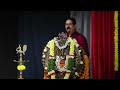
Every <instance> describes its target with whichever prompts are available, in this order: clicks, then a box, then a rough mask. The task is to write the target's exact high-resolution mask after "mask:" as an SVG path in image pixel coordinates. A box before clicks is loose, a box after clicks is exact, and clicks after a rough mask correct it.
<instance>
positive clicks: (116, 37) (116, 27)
mask: <svg viewBox="0 0 120 90" xmlns="http://www.w3.org/2000/svg"><path fill="white" fill-rule="evenodd" d="M114 26H115V30H114V46H115V47H114V50H115V51H114V60H115V61H114V65H115V66H114V70H115V71H118V11H115V12H114Z"/></svg>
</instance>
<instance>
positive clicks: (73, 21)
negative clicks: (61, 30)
mask: <svg viewBox="0 0 120 90" xmlns="http://www.w3.org/2000/svg"><path fill="white" fill-rule="evenodd" d="M66 20H71V21H72V23H73V24H74V25H75V24H76V20H75V18H73V17H69V18H67V19H66Z"/></svg>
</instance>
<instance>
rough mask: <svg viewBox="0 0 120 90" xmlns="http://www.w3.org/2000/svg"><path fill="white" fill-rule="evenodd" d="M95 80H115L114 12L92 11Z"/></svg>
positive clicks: (93, 74)
mask: <svg viewBox="0 0 120 90" xmlns="http://www.w3.org/2000/svg"><path fill="white" fill-rule="evenodd" d="M92 76H93V79H115V71H114V11H92Z"/></svg>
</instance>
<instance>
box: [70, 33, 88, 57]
mask: <svg viewBox="0 0 120 90" xmlns="http://www.w3.org/2000/svg"><path fill="white" fill-rule="evenodd" d="M71 37H72V38H75V39H76V40H77V42H78V43H79V45H80V46H81V47H82V48H83V49H84V50H85V52H86V54H87V56H89V52H88V44H87V40H86V38H85V37H84V36H83V35H82V34H80V33H78V32H77V31H75V32H74V33H73V34H72V35H71Z"/></svg>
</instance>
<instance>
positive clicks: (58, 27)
mask: <svg viewBox="0 0 120 90" xmlns="http://www.w3.org/2000/svg"><path fill="white" fill-rule="evenodd" d="M18 16H19V20H18V23H19V24H18V37H19V41H18V42H19V44H21V45H24V44H26V45H27V46H28V49H27V51H26V53H25V56H24V57H23V58H24V59H25V60H26V61H27V60H29V62H26V63H25V66H26V70H25V71H23V78H25V79H42V78H43V65H42V62H41V57H42V51H43V48H44V47H45V45H46V44H47V42H48V41H49V40H50V39H52V38H53V37H55V36H57V35H58V33H60V32H65V29H64V24H65V19H66V17H68V16H69V12H66V11H21V12H18ZM18 75H19V73H18Z"/></svg>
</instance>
